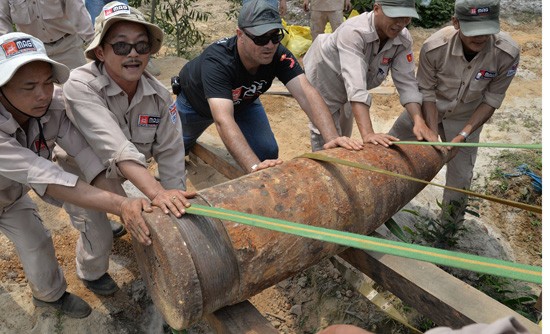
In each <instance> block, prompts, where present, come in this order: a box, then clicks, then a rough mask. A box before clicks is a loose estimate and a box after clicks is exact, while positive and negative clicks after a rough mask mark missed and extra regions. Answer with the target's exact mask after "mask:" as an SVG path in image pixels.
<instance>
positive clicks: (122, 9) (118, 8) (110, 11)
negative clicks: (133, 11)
mask: <svg viewBox="0 0 550 334" xmlns="http://www.w3.org/2000/svg"><path fill="white" fill-rule="evenodd" d="M119 14H130V7H128V5H125V4H121V3H118V4H116V5H114V6H111V7H108V8H105V9H104V10H103V16H105V18H108V17H109V16H111V15H119Z"/></svg>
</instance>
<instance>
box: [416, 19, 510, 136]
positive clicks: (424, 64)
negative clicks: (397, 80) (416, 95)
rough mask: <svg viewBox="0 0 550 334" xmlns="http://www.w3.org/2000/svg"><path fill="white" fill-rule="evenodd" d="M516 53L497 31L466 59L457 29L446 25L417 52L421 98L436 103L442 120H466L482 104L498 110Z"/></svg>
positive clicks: (504, 34)
mask: <svg viewBox="0 0 550 334" xmlns="http://www.w3.org/2000/svg"><path fill="white" fill-rule="evenodd" d="M519 56H520V49H519V46H518V45H517V44H516V42H514V40H512V38H511V37H510V36H509V35H507V34H506V33H503V32H500V33H498V34H495V35H491V36H490V37H489V40H488V41H487V44H486V46H485V48H484V49H483V50H482V51H480V52H479V53H478V54H477V55H476V56H475V57H474V58H473V59H472V60H471V61H469V62H468V61H467V60H466V58H465V57H464V51H463V48H462V42H461V40H460V36H459V32H458V30H456V29H454V27H452V26H449V27H445V28H443V29H441V30H439V31H438V32H436V33H435V34H433V35H432V36H430V37H429V38H428V39H427V40H426V41H425V42H424V44H423V45H422V49H421V51H420V64H419V66H418V74H417V79H418V84H419V87H420V91H421V92H422V94H423V98H424V101H431V102H435V103H436V106H437V109H438V111H439V116H440V117H441V118H442V119H443V120H448V119H449V120H450V119H452V120H459V121H466V120H468V119H469V118H470V116H471V115H472V114H473V112H474V111H475V110H476V108H477V107H478V106H479V105H480V104H481V103H486V104H488V105H489V106H491V107H493V108H495V109H498V108H499V107H500V105H501V104H502V101H503V100H504V96H505V94H506V90H507V89H508V86H509V85H510V83H511V82H512V79H513V78H514V76H515V74H516V70H517V67H518V63H519ZM458 131H460V129H459V130H458Z"/></svg>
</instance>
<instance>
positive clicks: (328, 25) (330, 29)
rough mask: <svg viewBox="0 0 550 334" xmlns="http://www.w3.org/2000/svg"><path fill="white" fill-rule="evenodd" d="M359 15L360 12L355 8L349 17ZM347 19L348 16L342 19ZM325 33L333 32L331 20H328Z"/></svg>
mask: <svg viewBox="0 0 550 334" xmlns="http://www.w3.org/2000/svg"><path fill="white" fill-rule="evenodd" d="M357 15H359V12H358V11H357V10H356V9H353V10H352V11H351V12H350V13H349V17H354V16H357ZM345 20H346V18H345V17H344V19H343V20H342V22H344V21H345ZM324 33H325V34H330V33H332V27H331V26H330V22H327V24H326V25H325V31H324Z"/></svg>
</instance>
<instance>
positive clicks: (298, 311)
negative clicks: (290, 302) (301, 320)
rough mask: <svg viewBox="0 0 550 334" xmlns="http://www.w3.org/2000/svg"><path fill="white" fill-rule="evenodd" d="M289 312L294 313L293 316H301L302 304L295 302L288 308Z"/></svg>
mask: <svg viewBox="0 0 550 334" xmlns="http://www.w3.org/2000/svg"><path fill="white" fill-rule="evenodd" d="M290 314H294V315H295V316H298V317H299V316H301V315H302V305H301V304H296V305H294V306H292V307H291V308H290Z"/></svg>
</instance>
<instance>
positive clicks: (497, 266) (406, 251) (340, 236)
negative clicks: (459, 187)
mask: <svg viewBox="0 0 550 334" xmlns="http://www.w3.org/2000/svg"><path fill="white" fill-rule="evenodd" d="M186 211H187V213H189V214H195V215H200V216H206V217H212V218H218V219H223V220H229V221H233V222H237V223H241V224H246V225H250V226H256V227H261V228H265V229H269V230H273V231H277V232H283V233H290V234H293V235H297V236H301V237H306V238H311V239H315V240H321V241H326V242H332V243H336V244H339V245H343V246H347V247H354V248H360V249H364V250H368V251H375V252H380V253H385V254H390V255H396V256H401V257H406V258H411V259H415V260H420V261H427V262H431V263H435V264H439V265H443V266H448V267H455V268H460V269H466V270H471V271H475V272H479V273H483V274H490V275H496V276H502V277H507V278H512V279H518V280H522V281H526V282H532V283H537V284H542V268H541V267H536V266H529V265H525V264H519V263H513V262H509V261H503V260H497V259H491V258H487V257H482V256H477V255H470V254H464V253H459V252H453V251H448V250H442V249H437V248H431V247H426V246H420V245H413V244H407V243H404V242H397V241H392V240H384V239H379V238H374V237H369V236H365V235H361V234H355V233H350V232H342V231H337V230H331V229H327V228H323V227H318V226H310V225H305V224H299V223H293V222H289V221H285V220H281V219H275V218H268V217H262V216H257V215H252V214H247V213H243V212H238V211H233V210H228V209H222V208H214V207H208V206H204V205H199V204H193V205H192V206H190V207H189V208H187V209H186Z"/></svg>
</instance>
